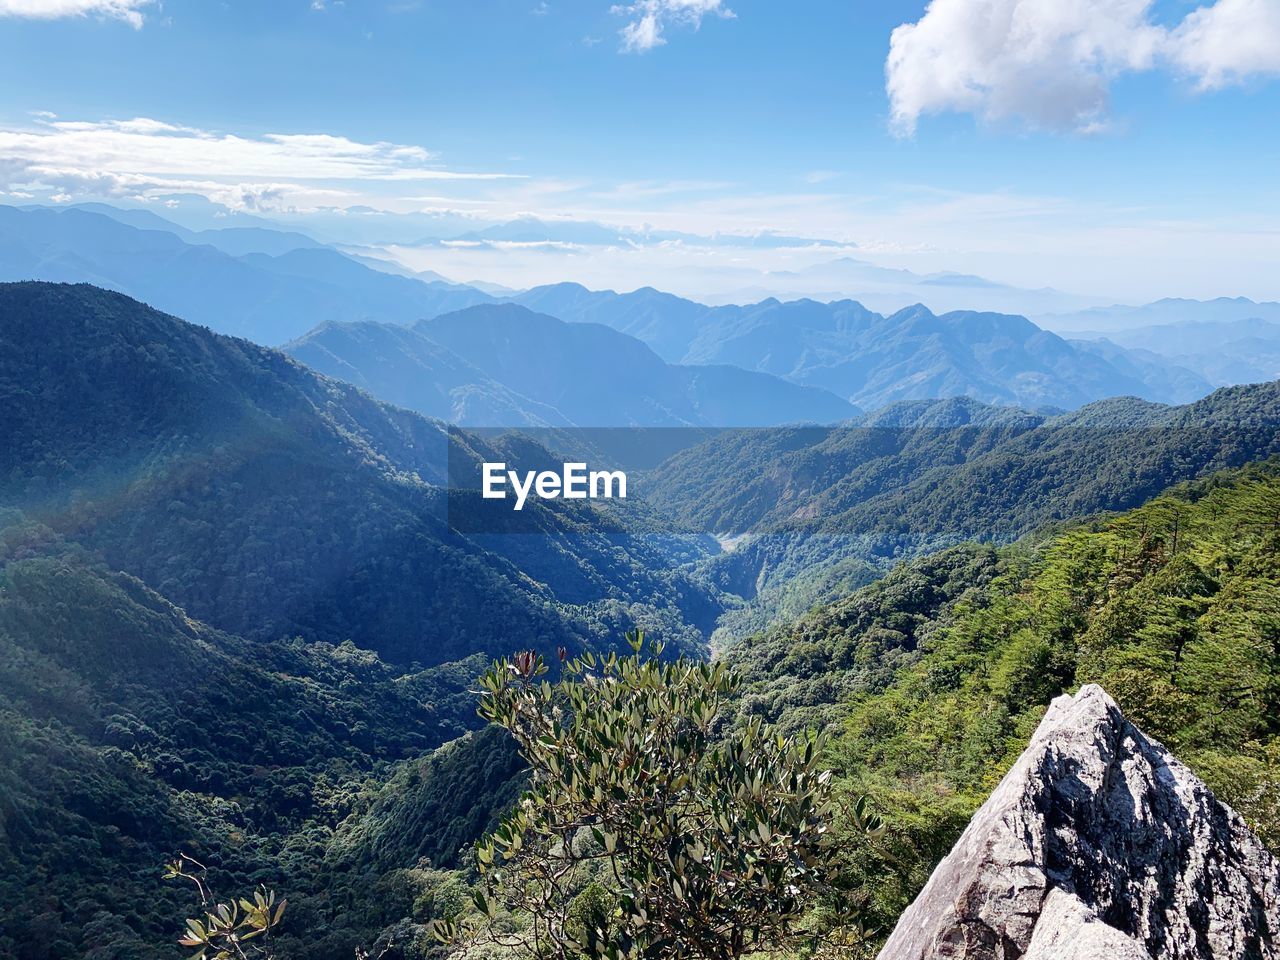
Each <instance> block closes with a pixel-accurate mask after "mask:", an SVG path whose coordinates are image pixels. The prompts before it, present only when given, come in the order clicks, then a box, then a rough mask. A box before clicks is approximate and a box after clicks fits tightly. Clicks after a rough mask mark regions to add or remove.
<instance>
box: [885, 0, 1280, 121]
mask: <svg viewBox="0 0 1280 960" xmlns="http://www.w3.org/2000/svg"><path fill="white" fill-rule="evenodd" d="M1152 6H1153V2H1152V0H1072V2H1069V3H1064V2H1062V0H931V2H930V3H929V6H928V8H927V9H926V10H925V13H924V16H922V17H921V18H920V20H918V21H917V22H915V23H906V24H903V25H902V26H900V27H898V28H897V29H896V30H894V31H893V34H892V37H891V38H890V44H889V57H888V60H887V61H886V64H885V81H886V89H887V91H888V94H889V102H890V119H891V122H892V125H893V127H894V129H895V131H897V132H898V133H901V134H911V133H912V132H914V130H915V127H916V124H917V122H918V121H919V119H920V117H921V116H923V115H925V114H929V113H941V112H947V111H951V112H959V113H972V114H974V115H976V116H979V117H982V118H983V119H985V120H989V121H996V122H999V121H1004V120H1015V121H1018V122H1021V123H1024V124H1026V125H1028V126H1031V127H1033V128H1041V129H1053V130H1075V131H1079V132H1085V133H1096V132H1099V131H1100V130H1103V129H1105V125H1106V115H1107V106H1108V90H1109V87H1110V85H1111V83H1112V81H1114V80H1115V79H1116V78H1117V77H1118V76H1120V75H1122V74H1125V73H1131V72H1137V71H1145V70H1151V69H1154V68H1156V67H1157V66H1171V67H1172V68H1174V69H1176V70H1178V71H1179V72H1181V73H1184V74H1187V75H1189V76H1191V77H1192V78H1194V79H1195V80H1196V81H1197V83H1198V85H1199V86H1200V87H1201V88H1204V89H1208V88H1211V87H1219V86H1224V85H1226V84H1228V83H1235V82H1239V81H1241V80H1243V79H1245V78H1247V77H1249V76H1253V75H1258V74H1268V73H1272V74H1275V73H1280V4H1277V2H1276V0H1217V2H1216V3H1214V4H1212V5H1210V6H1206V7H1201V8H1199V9H1198V10H1196V11H1194V12H1192V13H1190V14H1189V15H1188V16H1187V17H1186V18H1185V19H1184V20H1183V21H1182V22H1181V23H1180V24H1179V25H1177V26H1176V27H1175V28H1173V29H1168V28H1166V27H1164V26H1161V25H1159V24H1157V23H1156V22H1155V21H1154V20H1153V19H1152Z"/></svg>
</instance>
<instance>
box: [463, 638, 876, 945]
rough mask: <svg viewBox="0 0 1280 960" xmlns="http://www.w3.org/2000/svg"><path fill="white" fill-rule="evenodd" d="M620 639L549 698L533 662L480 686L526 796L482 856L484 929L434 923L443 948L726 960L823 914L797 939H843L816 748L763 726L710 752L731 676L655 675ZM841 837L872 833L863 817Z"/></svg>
mask: <svg viewBox="0 0 1280 960" xmlns="http://www.w3.org/2000/svg"><path fill="white" fill-rule="evenodd" d="M628 639H629V640H630V642H631V647H632V651H633V655H631V656H627V657H618V656H617V655H616V654H610V655H609V656H608V657H607V658H602V659H597V658H596V657H595V656H593V655H592V654H590V653H588V654H585V655H584V656H583V657H581V658H578V659H574V660H570V661H567V662H565V663H564V664H563V668H562V672H561V679H560V680H559V681H558V682H555V683H552V682H549V681H548V680H547V679H546V674H547V666H546V664H545V663H544V662H543V660H542V658H541V657H540V656H538V655H536V654H534V653H526V654H519V655H517V656H516V657H514V658H512V659H509V660H507V661H504V662H500V663H495V664H494V666H493V669H492V670H490V671H489V673H487V674H486V675H485V676H484V677H483V678H482V679H481V686H482V688H483V700H482V705H481V712H482V714H483V715H484V716H485V717H486V718H488V719H489V720H491V721H493V722H495V723H497V724H498V725H499V726H501V727H503V728H505V729H506V730H507V731H509V732H510V733H511V735H512V736H513V737H514V738H515V740H516V742H517V744H518V745H519V747H520V752H521V754H522V755H523V756H524V757H525V759H526V760H527V762H528V763H529V766H530V768H531V771H532V776H531V784H530V788H529V790H528V791H527V792H526V793H525V794H524V795H523V796H522V797H521V799H520V801H519V803H518V804H517V805H516V808H515V810H514V811H513V812H512V813H511V814H510V815H509V816H507V817H506V818H505V819H504V820H503V822H502V824H501V826H500V827H499V828H498V829H497V830H496V831H495V832H494V833H493V834H492V835H491V836H489V837H488V838H487V839H486V840H485V841H484V842H483V843H482V844H480V846H479V847H478V848H477V850H476V859H477V861H478V868H479V871H480V873H481V875H482V877H483V878H484V885H483V889H481V890H478V891H477V892H476V894H475V903H476V906H477V907H478V913H477V914H476V915H475V916H474V917H468V918H464V919H463V920H462V921H456V920H445V921H442V922H440V923H439V924H438V928H439V930H440V932H441V936H442V938H444V939H446V940H453V939H456V938H457V937H458V935H459V933H460V931H462V930H465V931H466V932H467V937H466V939H467V940H468V941H469V942H475V943H494V944H497V945H500V946H505V947H508V948H513V949H515V950H516V952H517V954H518V955H522V956H534V957H559V958H568V957H606V958H610V960H622V958H624V957H634V956H647V957H665V958H672V960H678V958H698V960H730V958H735V957H740V956H742V955H743V954H745V953H754V952H760V951H773V950H778V949H782V948H785V947H787V946H788V945H792V944H794V943H796V942H798V941H799V940H800V939H801V933H802V931H801V930H800V925H801V921H802V920H805V919H811V918H813V917H814V914H815V912H820V911H821V909H822V908H823V907H825V908H826V911H827V913H828V916H827V917H826V918H825V920H824V921H823V922H820V923H817V924H815V925H811V926H810V927H809V929H807V930H804V931H803V934H804V936H803V940H804V941H806V942H810V943H811V944H813V945H819V944H822V943H823V942H825V941H827V940H829V939H830V938H831V937H832V935H833V934H835V935H836V936H837V937H840V936H841V935H842V934H843V939H842V941H841V942H844V940H847V937H848V932H847V931H845V930H839V929H838V928H837V929H835V930H833V929H832V928H833V927H836V926H837V925H836V923H834V922H833V920H832V917H838V915H839V914H838V911H837V910H835V909H833V908H836V907H838V906H839V902H840V900H839V897H838V896H837V895H836V890H835V887H834V881H835V879H836V878H835V876H834V867H835V865H836V857H835V856H834V839H833V833H832V827H833V825H834V822H835V813H836V804H835V798H834V794H833V790H832V783H831V777H830V773H829V772H824V771H823V770H822V769H821V767H820V761H819V757H820V753H821V739H820V738H818V737H815V736H813V735H808V736H802V737H797V738H792V739H787V738H785V737H782V736H781V735H777V734H775V733H774V732H773V731H772V730H771V729H769V728H768V727H767V726H765V725H764V724H762V723H761V722H760V721H759V720H754V721H750V722H748V723H746V724H745V725H743V727H742V728H741V729H738V730H734V731H731V732H729V733H728V735H726V736H717V735H716V733H715V729H716V725H717V720H718V718H719V714H720V712H721V709H722V707H723V706H724V704H725V701H726V700H727V699H728V698H729V697H731V696H733V694H734V693H735V692H736V689H737V686H738V679H737V677H736V676H735V675H734V674H733V673H732V672H731V671H729V670H727V669H726V668H725V665H724V664H723V663H718V664H715V665H711V664H707V663H701V662H694V661H688V660H675V661H672V662H668V663H662V662H660V661H659V660H658V659H656V658H657V657H660V656H661V654H662V648H661V646H656V645H655V646H653V647H652V648H648V649H646V647H645V643H644V637H643V635H642V634H633V635H629V637H628ZM650 657H652V658H653V659H651V658H650ZM852 822H853V823H854V824H855V825H856V826H858V827H859V828H860V829H862V830H863V832H865V833H870V834H874V833H877V832H878V824H877V823H875V822H869V821H868V818H866V817H865V815H864V813H863V807H862V805H861V804H859V805H856V806H855V807H854V809H853V812H852ZM469 921H470V922H469ZM477 921H478V922H477ZM856 932H857V931H856V930H855V933H856Z"/></svg>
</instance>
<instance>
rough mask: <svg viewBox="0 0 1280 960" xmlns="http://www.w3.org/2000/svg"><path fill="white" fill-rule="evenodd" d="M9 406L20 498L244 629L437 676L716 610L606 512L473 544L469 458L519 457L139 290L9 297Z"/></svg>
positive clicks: (58, 528)
mask: <svg viewBox="0 0 1280 960" xmlns="http://www.w3.org/2000/svg"><path fill="white" fill-rule="evenodd" d="M0 400H3V404H4V408H5V410H6V417H5V419H4V431H5V436H4V441H5V442H4V443H3V445H0V499H2V501H3V502H5V503H7V504H10V505H12V506H14V507H16V508H18V509H20V510H22V511H23V512H25V513H26V514H27V515H28V516H29V517H30V518H31V519H33V520H37V521H39V522H41V523H42V524H44V525H45V526H47V527H48V528H50V529H52V530H53V531H54V532H56V533H57V534H59V535H61V536H64V537H66V538H68V539H70V540H73V541H75V542H77V543H80V544H83V545H84V546H85V547H87V548H89V549H91V550H94V551H96V552H98V553H99V554H100V555H101V556H102V557H103V558H104V559H105V561H106V562H107V563H108V564H109V565H110V566H111V567H112V568H113V569H118V570H123V571H126V572H128V573H131V574H133V575H135V576H137V577H138V578H139V579H141V580H142V581H143V582H145V583H147V584H148V585H149V586H151V587H152V588H153V589H156V590H157V591H159V592H160V593H161V594H162V595H164V596H165V597H166V598H168V599H170V600H172V601H173V602H175V603H178V604H180V605H181V606H182V607H183V608H184V609H186V610H187V611H188V612H189V613H191V614H192V615H193V616H195V617H197V618H199V619H202V620H205V621H206V622H209V623H211V624H212V625H214V626H216V627H218V628H221V629H225V630H228V631H231V632H235V633H240V634H242V635H244V636H247V637H252V638H265V639H271V638H276V637H280V636H289V635H297V636H302V637H305V638H307V639H310V640H325V641H328V642H333V643H341V642H343V641H345V640H352V641H354V642H355V643H356V644H357V645H359V646H361V647H364V648H366V649H373V650H377V651H379V652H380V653H381V654H382V655H384V656H386V657H388V658H390V659H393V660H396V661H398V662H404V663H411V662H420V663H425V664H436V663H442V662H446V661H449V660H456V659H459V658H462V657H466V656H469V655H470V654H472V653H475V652H477V651H485V652H488V653H497V652H500V651H502V650H510V649H512V648H513V647H514V646H515V645H518V644H528V643H530V642H531V641H532V642H534V643H536V644H537V645H539V646H542V647H544V648H554V647H555V646H557V645H561V644H563V645H566V646H569V647H574V648H577V647H580V646H582V645H584V644H608V643H613V642H616V640H617V637H619V636H620V635H621V631H622V628H623V627H624V626H625V625H629V624H631V623H633V622H635V621H636V619H637V617H639V619H641V620H643V621H647V622H648V623H649V624H650V626H652V627H659V626H661V627H662V629H663V630H664V631H665V632H666V633H667V634H668V635H669V636H670V638H671V640H672V641H673V642H675V643H677V644H678V645H684V646H686V647H690V645H691V646H692V647H696V646H698V645H699V644H700V643H701V640H700V635H701V629H700V628H702V627H704V626H705V625H706V624H707V623H709V618H711V617H714V614H715V610H716V609H717V606H716V601H715V599H714V595H713V591H712V590H711V589H710V588H708V587H706V586H705V585H703V584H701V583H700V582H699V581H696V580H694V579H691V578H690V576H689V575H688V574H687V573H686V572H684V571H683V570H682V569H680V564H682V563H683V562H684V560H685V559H686V557H685V556H684V555H683V554H680V553H679V552H678V551H677V550H676V549H674V547H673V545H672V544H671V543H670V542H668V541H666V540H664V539H662V538H660V537H652V536H650V535H648V533H646V532H645V531H644V530H636V531H633V532H628V530H627V529H625V528H622V529H619V528H618V526H617V525H616V524H614V525H612V526H609V527H604V526H602V524H601V523H600V522H599V514H598V513H597V512H596V510H595V509H594V508H593V507H592V506H591V505H590V504H589V503H588V502H587V501H581V502H566V501H557V502H556V503H555V504H553V505H550V506H547V505H543V502H542V501H539V502H537V503H534V504H531V506H530V507H529V508H528V509H527V510H526V511H525V514H524V516H525V519H526V520H527V523H528V526H526V528H525V529H537V530H539V531H540V533H541V534H542V536H539V537H530V536H526V535H505V536H504V535H496V534H495V535H485V536H483V537H481V536H475V537H465V536H462V535H460V534H458V533H455V532H454V528H452V527H451V526H450V524H449V509H450V505H449V504H448V503H447V502H446V501H447V498H446V495H445V491H444V490H443V489H442V487H441V486H440V484H441V483H442V482H443V481H444V479H445V475H446V470H447V466H448V460H449V456H450V454H452V456H453V457H454V459H455V465H456V461H457V460H458V459H459V458H461V459H463V460H469V461H475V460H478V459H480V458H486V457H487V458H489V459H503V458H504V455H503V454H501V453H497V452H495V451H492V450H491V449H488V448H487V447H486V446H485V444H484V443H483V442H482V441H479V440H476V439H474V438H467V437H465V436H462V435H457V434H455V435H452V436H451V435H450V434H449V433H447V432H446V430H445V428H444V426H443V425H442V424H440V423H438V422H435V421H431V420H427V419H425V418H423V417H420V416H418V415H416V414H412V413H409V412H407V411H404V410H400V409H397V408H394V407H389V406H386V405H384V404H380V403H378V402H376V401H374V400H373V399H371V398H370V397H368V396H367V395H366V394H363V393H361V392H359V391H358V390H356V389H355V388H353V387H349V386H347V385H345V384H341V383H338V382H336V381H333V380H328V379H325V378H322V377H320V376H317V375H316V374H314V373H312V372H311V371H309V370H307V369H306V368H305V367H303V366H301V365H300V364H298V363H296V362H294V361H292V360H290V359H289V358H288V357H286V356H284V355H283V354H280V353H276V352H274V351H271V350H267V349H264V348H261V347H257V346H255V345H253V344H250V343H248V342H246V341H241V340H234V339H231V338H227V337H221V336H218V335H215V334H212V333H210V332H209V331H208V330H205V329H203V328H200V327H196V326H192V325H190V324H186V323H182V322H181V321H178V320H175V319H174V318H172V317H168V316H165V315H164V314H161V313H157V312H156V311H154V310H151V309H149V308H146V307H144V306H142V305H141V304H138V303H136V302H134V301H132V300H129V299H128V298H126V297H124V296H122V295H119V294H113V293H108V292H105V291H102V290H98V289H95V288H92V287H87V286H79V287H68V286H58V285H51V284H15V285H5V286H0ZM486 451H487V452H486ZM475 472H476V474H477V475H478V469H477V470H476V471H475ZM471 503H475V504H478V503H479V501H478V497H477V498H473V499H472V500H464V501H463V505H462V506H457V505H456V504H455V508H456V509H464V510H465V509H467V508H468V507H467V505H468V504H471ZM695 546H696V545H695Z"/></svg>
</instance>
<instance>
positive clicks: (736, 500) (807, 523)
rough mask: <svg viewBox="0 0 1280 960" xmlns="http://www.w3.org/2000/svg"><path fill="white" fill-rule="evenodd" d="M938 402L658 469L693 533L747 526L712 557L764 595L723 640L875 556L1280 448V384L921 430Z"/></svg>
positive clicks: (714, 450) (1073, 513) (989, 531)
mask: <svg viewBox="0 0 1280 960" xmlns="http://www.w3.org/2000/svg"><path fill="white" fill-rule="evenodd" d="M928 409H929V407H928V406H926V407H923V408H918V409H916V410H915V413H914V416H915V418H916V419H915V420H910V419H908V420H907V421H905V422H906V423H907V424H908V425H907V426H896V425H891V426H887V427H878V426H871V427H861V426H853V427H849V428H844V427H840V428H834V429H820V428H805V429H802V430H772V431H767V430H766V431H739V432H735V431H727V432H725V433H722V434H719V435H717V436H716V437H715V438H713V439H711V440H709V441H707V442H706V443H705V444H704V445H701V446H695V447H692V448H689V449H687V450H685V451H682V452H681V453H679V454H677V455H676V456H674V457H672V458H671V460H670V461H668V462H667V463H666V464H664V465H663V466H662V467H661V468H659V469H658V470H657V471H656V472H655V474H654V475H653V476H652V477H650V478H649V482H650V484H651V486H650V487H648V488H647V495H648V496H649V497H650V498H651V499H652V500H653V502H654V503H655V504H657V505H659V506H660V507H662V508H663V509H665V510H667V511H668V512H670V513H671V514H672V515H674V516H675V517H676V518H678V519H679V520H680V521H681V522H683V523H685V524H686V525H687V526H688V527H689V528H691V529H698V530H708V531H714V532H716V533H720V534H741V533H744V532H745V533H748V534H750V535H749V536H747V537H745V538H743V539H741V540H740V541H739V542H737V543H736V545H735V548H734V549H733V550H732V551H731V552H729V553H726V554H724V555H721V556H718V557H715V558H713V559H712V560H711V561H709V562H708V564H707V572H708V574H709V575H711V576H712V577H713V578H714V579H715V580H716V582H717V583H719V584H721V585H722V586H724V587H725V588H726V589H728V590H729V591H730V592H732V593H734V594H737V595H739V596H744V597H748V598H752V603H751V606H750V607H748V608H747V609H746V610H745V611H736V612H733V613H731V614H730V615H729V616H728V617H727V618H726V619H725V620H724V621H723V622H722V627H723V630H722V637H723V639H724V640H725V641H726V642H727V641H730V640H732V639H733V638H735V637H740V636H743V635H746V634H747V633H751V632H753V631H755V630H759V629H761V628H762V627H763V626H765V625H766V624H768V623H769V622H772V621H774V620H776V619H777V616H778V613H779V611H784V610H791V611H795V612H799V611H803V610H805V609H807V608H808V607H809V606H812V605H813V604H815V603H818V602H821V601H824V600H830V599H834V598H835V597H836V596H838V595H839V592H840V590H842V589H847V588H848V587H853V586H858V585H860V584H861V583H866V582H868V580H869V579H870V577H869V576H868V574H867V571H866V565H867V564H871V565H872V566H873V567H876V566H878V567H881V568H883V567H884V566H885V565H886V564H887V563H889V562H892V561H893V560H895V559H900V558H903V557H909V556H913V555H919V554H921V553H925V552H929V551H934V550H938V549H942V548H944V547H946V546H948V545H952V544H956V543H959V542H961V541H964V540H982V541H989V542H997V543H999V542H1009V541H1011V540H1014V539H1016V538H1017V537H1019V536H1022V535H1024V534H1026V533H1029V532H1031V531H1033V530H1035V529H1037V528H1040V527H1042V526H1044V525H1045V524H1049V523H1054V522H1060V521H1064V520H1068V519H1070V518H1072V517H1078V516H1087V515H1090V514H1093V513H1096V512H1098V511H1100V510H1115V509H1124V508H1127V507H1132V506H1136V505H1138V504H1140V503H1142V502H1143V501H1145V500H1147V499H1149V498H1150V497H1152V496H1155V495H1156V494H1158V493H1159V492H1160V491H1161V490H1163V489H1165V488H1167V487H1168V486H1170V485H1172V484H1175V483H1178V482H1181V481H1184V480H1189V479H1192V478H1195V477H1198V476H1204V475H1205V474H1207V473H1211V472H1213V471H1215V470H1219V469H1222V468H1226V467H1234V466H1240V465H1242V464H1245V463H1249V462H1252V461H1255V460H1260V459H1265V458H1267V457H1270V456H1273V455H1275V454H1277V453H1280V382H1274V383H1265V384H1256V385H1252V386H1243V387H1232V388H1228V389H1223V390H1219V391H1217V392H1215V393H1214V394H1212V395H1210V396H1209V397H1206V398H1205V399H1203V400H1200V401H1197V402H1196V403H1194V404H1188V405H1186V406H1183V407H1166V406H1162V405H1160V404H1151V403H1147V402H1144V401H1140V400H1136V399H1134V398H1117V399H1114V400H1108V401H1102V402H1099V403H1096V404H1091V405H1089V406H1087V407H1084V408H1082V409H1081V410H1078V411H1075V412H1073V413H1070V414H1063V415H1059V416H1055V417H1049V418H1043V417H1039V416H1035V415H1028V414H1022V413H1019V412H1017V411H1010V410H1005V411H1003V412H1002V413H1001V415H1000V416H999V417H994V418H983V417H979V418H977V419H976V421H975V420H973V418H972V414H971V413H970V414H967V416H969V418H970V420H969V421H967V422H966V421H964V420H960V421H957V422H959V423H960V424H961V425H959V426H924V427H914V426H911V425H910V424H911V423H913V422H942V423H947V422H948V421H947V420H945V419H943V420H941V421H934V420H929V419H928V413H927V411H928ZM950 415H952V416H956V415H957V413H956V412H955V411H954V410H953V411H952V413H951V414H950ZM922 417H923V418H924V419H920V418H922ZM865 422H884V421H870V420H868V421H865ZM887 422H889V423H890V424H894V423H896V422H898V421H896V420H894V419H893V418H892V417H889V418H888V421H887ZM742 478H748V479H746V480H745V481H743V480H742ZM702 491H708V492H709V493H708V494H707V495H705V496H704V495H703V494H702ZM824 570H825V571H830V574H829V575H828V574H824V573H823V571H824ZM842 572H846V573H849V574H851V575H844V574H843V573H842Z"/></svg>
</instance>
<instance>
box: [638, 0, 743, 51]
mask: <svg viewBox="0 0 1280 960" xmlns="http://www.w3.org/2000/svg"><path fill="white" fill-rule="evenodd" d="M613 13H614V14H615V15H616V16H622V17H631V18H632V19H631V20H630V21H629V22H628V23H627V24H626V26H624V27H623V28H622V29H621V30H619V31H618V35H619V36H620V37H622V49H623V51H624V52H626V53H644V52H645V51H648V50H652V49H653V48H654V47H660V46H662V45H663V44H664V43H666V42H667V40H666V37H665V36H664V33H665V31H666V28H667V27H668V26H670V25H673V24H674V25H683V26H691V27H693V28H694V29H695V30H696V29H698V28H699V27H701V26H702V20H703V18H704V17H709V16H716V17H722V18H725V19H732V18H733V17H734V12H733V11H732V10H730V9H729V8H728V7H726V6H724V4H723V3H722V0H636V2H634V3H622V4H617V5H615V6H614V7H613Z"/></svg>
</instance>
